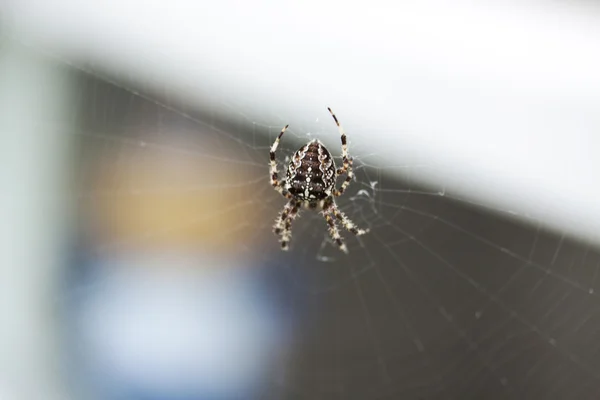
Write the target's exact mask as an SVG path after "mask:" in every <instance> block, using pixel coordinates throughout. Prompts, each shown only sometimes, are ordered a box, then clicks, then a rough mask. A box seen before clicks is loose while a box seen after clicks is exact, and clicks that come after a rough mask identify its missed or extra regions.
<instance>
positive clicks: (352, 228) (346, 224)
mask: <svg viewBox="0 0 600 400" xmlns="http://www.w3.org/2000/svg"><path fill="white" fill-rule="evenodd" d="M330 210H331V212H333V214H334V215H335V217H336V218H337V219H339V220H340V222H341V223H342V225H344V228H346V229H347V230H348V231H350V232H352V233H353V234H355V235H356V236H360V235H364V234H365V233H368V232H369V229H360V228H359V227H358V226H357V225H356V224H355V223H354V222H352V220H351V219H350V218H348V217H347V216H346V214H344V213H343V212H342V211H340V209H339V208H337V205H336V204H335V203H333V204H332V206H331V207H330Z"/></svg>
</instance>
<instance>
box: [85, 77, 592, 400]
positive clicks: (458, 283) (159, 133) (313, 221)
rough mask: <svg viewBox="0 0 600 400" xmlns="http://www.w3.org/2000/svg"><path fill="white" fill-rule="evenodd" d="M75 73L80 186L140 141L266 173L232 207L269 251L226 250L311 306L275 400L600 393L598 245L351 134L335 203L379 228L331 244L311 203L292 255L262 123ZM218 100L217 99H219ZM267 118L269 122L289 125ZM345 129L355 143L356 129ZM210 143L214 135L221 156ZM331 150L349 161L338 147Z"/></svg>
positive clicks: (273, 389) (270, 393)
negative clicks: (470, 194) (345, 176)
mask: <svg viewBox="0 0 600 400" xmlns="http://www.w3.org/2000/svg"><path fill="white" fill-rule="evenodd" d="M73 74H74V75H75V74H76V75H77V78H76V79H77V80H78V84H77V87H78V88H79V89H80V94H79V98H80V105H79V106H80V107H81V110H82V116H83V117H82V119H81V125H80V126H81V129H80V132H81V134H80V135H78V136H77V138H76V139H77V141H78V145H79V148H80V151H81V153H80V157H79V161H78V163H80V167H79V169H78V182H79V184H80V187H85V185H86V182H87V181H88V179H89V176H87V175H86V173H87V172H86V171H87V170H86V166H87V165H88V163H89V162H90V160H91V158H94V159H95V161H100V162H103V163H107V164H110V163H113V162H118V161H119V160H120V161H123V160H121V157H123V154H124V152H123V149H124V148H125V147H128V146H140V143H143V146H144V147H146V148H153V149H154V150H155V151H158V152H161V151H164V152H167V151H175V152H177V151H182V152H187V153H191V154H192V155H194V154H195V155H196V156H197V157H200V158H209V157H211V158H215V159H216V160H221V161H222V162H223V161H225V162H237V161H242V162H243V163H245V164H244V165H245V166H244V167H243V168H245V170H246V171H247V172H248V173H250V174H251V175H252V176H253V177H255V178H256V179H255V180H254V181H252V182H247V181H244V182H242V181H239V182H226V183H225V185H224V186H225V187H227V186H229V185H235V184H244V185H245V187H244V191H245V193H246V194H247V195H245V197H242V196H240V198H239V199H237V200H236V201H238V202H245V201H251V203H252V205H253V208H252V210H253V212H256V213H259V214H260V216H261V217H260V218H261V219H260V220H261V221H263V222H262V223H258V224H256V223H254V224H244V221H240V226H239V227H238V228H236V232H241V234H237V235H236V237H238V238H239V237H242V238H243V237H248V238H250V237H253V238H259V239H260V240H258V244H257V243H256V242H252V243H251V244H250V241H248V243H244V242H243V240H242V242H238V241H235V242H231V243H230V246H231V247H232V248H233V247H235V248H236V249H242V251H244V252H246V253H247V254H248V256H249V257H255V258H257V259H258V260H260V262H262V263H265V264H266V263H275V264H279V265H280V267H281V268H282V269H283V270H284V271H285V277H286V278H285V279H286V283H285V284H286V285H289V287H290V288H293V289H294V290H295V291H296V292H297V293H298V296H299V297H300V298H301V301H300V303H302V304H303V306H302V307H304V308H306V309H307V310H304V311H308V312H303V314H302V315H304V317H303V319H302V321H303V325H302V327H301V328H298V329H300V330H301V335H299V337H298V338H296V341H295V344H294V346H295V347H294V348H293V349H292V350H291V355H290V358H289V362H288V364H287V367H286V368H285V369H284V370H281V371H278V373H277V374H274V376H273V379H272V382H271V384H270V385H269V388H268V389H267V390H265V394H264V398H265V399H290V400H291V399H294V400H295V399H298V400H299V399H307V400H308V399H310V400H314V399H328V400H334V399H357V400H359V399H366V400H370V399H390V400H391V399H440V400H447V399H457V400H458V399H461V400H462V399H486V400H487V399H489V400H491V399H561V400H562V399H577V400H584V399H598V398H599V397H600V372H599V371H600V361H598V359H599V357H598V355H599V349H600V345H599V344H598V343H600V319H599V315H598V311H599V310H600V308H599V305H600V299H599V293H600V283H599V282H598V279H597V273H598V265H599V264H600V255H599V253H598V250H597V249H596V248H595V247H593V246H592V245H590V244H586V243H580V242H576V241H574V240H571V239H569V238H568V237H563V236H562V235H561V234H560V233H556V232H549V231H547V230H545V229H544V228H540V225H539V223H538V221H530V223H525V222H523V221H520V220H517V219H516V218H515V217H514V216H511V215H509V214H508V213H503V212H501V211H498V210H490V209H486V208H484V207H478V206H474V205H470V204H469V203H468V202H466V201H461V200H460V199H456V198H453V197H452V196H451V195H450V194H446V195H442V194H439V193H437V192H436V191H429V190H428V189H427V188H422V187H419V186H418V185H416V184H415V183H414V182H411V181H410V179H407V180H406V181H402V180H397V179H398V178H396V177H394V176H391V175H387V174H386V169H385V168H379V169H378V168H377V167H375V166H366V165H364V164H361V160H362V159H361V155H360V154H357V153H356V152H357V151H359V150H360V144H359V143H355V146H354V147H351V152H354V154H353V155H354V156H355V160H356V176H357V177H356V182H354V183H353V184H352V185H351V186H350V187H349V192H348V194H347V195H345V196H344V197H342V198H341V199H340V200H339V204H340V206H341V208H342V209H343V210H344V212H346V213H347V214H348V215H349V216H350V217H351V218H352V219H353V220H354V221H355V222H356V223H357V224H358V225H360V226H363V227H368V228H370V229H371V232H370V233H369V234H368V235H365V236H364V237H362V238H361V239H360V241H358V240H357V239H356V238H354V237H351V235H350V234H349V233H348V232H344V233H343V236H344V237H345V238H346V239H347V241H348V244H349V249H350V255H349V256H344V255H342V254H338V252H337V250H336V249H335V248H334V247H333V246H331V245H330V244H329V243H328V242H327V239H326V224H325V222H324V221H323V220H322V218H321V217H320V216H318V215H316V214H310V213H308V212H304V213H303V214H302V215H301V217H300V218H299V219H298V220H297V221H296V222H295V223H294V228H293V229H294V230H293V232H294V235H293V239H292V248H291V251H290V252H289V253H282V252H281V251H280V250H279V248H278V244H277V240H276V237H275V236H274V235H273V234H272V232H271V227H272V224H273V221H274V219H275V217H276V216H277V213H278V212H279V211H280V210H281V208H282V207H283V205H284V203H285V200H284V199H283V198H281V197H280V196H279V195H278V194H277V193H275V192H274V191H273V190H272V188H271V187H270V186H269V182H268V166H267V163H268V147H269V146H270V144H271V141H272V140H273V139H274V137H275V136H276V134H277V133H278V132H277V129H276V128H273V129H266V128H264V127H263V126H262V125H261V124H260V123H259V124H257V125H253V124H252V121H251V120H250V119H248V117H246V116H243V114H242V113H239V114H235V113H232V114H231V115H229V116H227V115H223V114H222V113H221V112H220V111H217V110H216V108H217V107H215V109H213V108H211V106H210V104H208V105H206V107H204V108H202V109H194V108H193V107H192V106H191V105H190V104H187V103H186V102H185V101H181V100H177V94H176V93H172V92H170V90H169V89H168V88H163V89H161V90H156V86H154V85H153V83H152V82H149V83H148V85H147V86H146V87H136V88H135V90H136V91H138V90H139V91H140V92H141V95H139V94H134V93H133V92H132V91H131V90H128V89H125V87H127V86H128V84H127V83H126V77H116V78H115V77H113V78H114V79H113V80H115V81H116V82H123V83H122V84H120V83H119V84H117V85H115V84H113V83H109V82H107V81H105V80H103V79H102V78H101V77H94V76H90V75H88V74H86V73H83V72H73ZM150 87H153V88H154V90H150V89H148V88H150ZM215 96H216V95H211V94H207V98H214V99H215V101H216V102H218V97H215ZM145 97H147V98H145ZM165 106H166V107H165ZM236 108H237V106H236V105H231V109H232V110H234V109H236ZM265 110H268V106H265ZM262 117H264V120H265V121H269V124H271V125H272V124H273V123H279V122H281V124H282V125H284V124H285V122H286V121H283V120H281V121H280V120H279V119H278V116H272V115H264V116H262ZM340 118H341V119H342V123H343V117H341V116H340ZM259 122H260V121H259ZM175 126H177V127H181V126H185V127H186V129H187V130H186V131H187V132H188V136H189V137H191V138H192V140H193V142H194V143H196V146H189V147H187V148H185V149H183V148H178V147H177V145H176V144H172V143H173V139H174V138H173V136H172V134H171V128H172V127H175ZM345 128H346V130H347V131H348V135H349V137H350V138H351V135H352V127H351V126H345ZM298 129H299V130H301V128H298ZM200 131H201V132H200ZM331 134H332V135H333V134H335V130H334V127H333V126H332V130H331ZM195 135H196V136H195ZM284 139H285V140H283V141H282V145H281V148H280V151H279V154H278V157H279V165H280V170H281V169H282V167H281V165H282V164H283V160H284V156H285V155H286V154H287V155H289V154H291V152H292V151H293V150H295V149H296V148H297V147H299V146H300V145H301V144H303V140H302V137H301V135H299V134H296V135H294V134H290V135H289V136H286V137H285V138H284ZM205 143H212V146H211V150H210V152H207V151H206V150H205ZM90 149H93V151H91V150H90ZM215 149H216V150H215ZM219 149H223V153H220V152H219ZM331 150H332V152H333V153H334V154H336V155H338V156H339V154H340V152H339V148H332V149H331ZM232 154H233V155H234V156H235V157H233V156H232ZM125 157H126V156H125ZM125 161H126V160H125ZM399 162H400V161H399ZM215 165H216V164H215ZM369 165H371V163H369ZM261 178H264V179H262V180H261ZM240 179H241V178H240ZM244 179H245V178H244ZM373 181H377V185H376V186H375V189H374V190H372V188H371V186H370V182H373ZM490 184H493V182H490ZM198 187H202V182H198ZM211 190H215V191H220V190H223V191H225V189H224V188H220V187H218V186H216V187H214V189H211ZM360 190H364V191H365V192H366V194H364V193H363V194H362V195H357V193H358V192H359V191H360ZM82 191H83V189H82ZM142 195H143V194H142ZM90 201H94V195H90V196H81V199H80V205H81V206H85V203H86V202H90ZM232 229H233V228H232ZM101 245H102V243H95V244H92V245H91V246H92V247H94V246H99V247H101Z"/></svg>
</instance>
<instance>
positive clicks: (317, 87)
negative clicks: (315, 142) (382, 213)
mask: <svg viewBox="0 0 600 400" xmlns="http://www.w3.org/2000/svg"><path fill="white" fill-rule="evenodd" d="M8 4H9V6H8V7H7V6H6V3H5V6H4V8H5V9H7V10H8V16H9V21H10V23H12V25H13V26H14V27H16V28H17V30H20V31H21V32H22V33H24V37H27V38H28V39H27V40H33V43H35V44H36V45H39V44H40V43H43V44H44V45H47V46H48V48H49V49H50V51H52V52H57V53H60V54H61V55H63V56H64V57H66V58H67V59H69V58H72V59H85V60H86V61H91V62H93V63H94V64H95V65H96V66H98V68H103V69H105V70H109V71H113V72H115V73H118V74H120V76H124V77H126V78H128V79H132V78H133V79H142V80H152V81H155V82H161V84H168V85H170V87H171V88H175V89H176V90H177V93H178V94H180V95H181V96H185V98H186V99H187V100H189V101H196V102H198V104H201V102H202V101H206V100H210V98H211V97H214V96H219V99H220V101H227V100H228V99H231V100H233V101H236V102H238V103H242V104H258V105H259V106H258V108H257V110H259V112H260V110H261V108H262V109H266V108H268V109H269V110H271V111H273V112H276V113H277V115H280V116H281V118H282V121H283V120H285V121H289V122H290V123H291V124H296V126H307V127H309V126H310V124H311V123H312V121H314V120H315V118H316V117H326V114H325V112H326V111H325V107H327V106H331V107H332V108H333V109H334V110H335V111H336V112H337V113H338V115H340V118H342V116H343V120H342V122H343V123H344V125H345V126H346V127H347V129H350V127H352V128H351V131H352V137H351V140H352V141H354V142H355V143H361V148H362V149H364V150H366V151H368V152H372V153H376V154H377V155H378V156H380V158H379V159H380V161H381V163H382V165H385V164H389V165H401V164H403V163H404V160H407V161H406V162H407V164H429V165H431V164H435V165H437V166H438V167H439V170H440V171H443V173H442V174H434V175H433V176H432V175H431V174H423V175H422V176H419V172H418V171H415V172H414V173H413V175H412V176H413V178H414V179H416V180H417V181H418V180H421V181H422V182H423V183H426V184H430V185H433V186H435V187H443V188H444V189H445V191H446V192H447V193H449V194H451V195H459V196H460V197H461V198H463V199H470V200H472V201H475V202H478V203H482V204H486V205H489V206H491V207H493V208H495V209H499V210H502V211H509V212H512V213H515V214H517V215H519V216H523V217H533V218H535V219H541V220H542V221H543V222H544V223H545V224H548V225H549V226H551V227H554V228H556V229H558V230H560V231H562V232H565V231H566V232H570V233H571V234H576V235H582V236H584V237H586V238H588V239H592V240H595V236H596V231H597V230H598V228H600V189H599V188H600V186H599V185H598V183H597V174H598V171H599V170H600V165H599V161H598V160H599V159H598V157H596V154H597V151H596V149H597V148H598V145H599V144H600V139H598V138H599V137H600V112H599V111H598V110H599V107H600V74H599V73H598V71H600V51H598V49H600V13H599V12H598V11H599V10H598V8H597V7H593V5H591V4H589V3H587V2H582V3H573V4H571V3H569V4H567V3H564V4H561V3H559V2H549V3H545V4H541V3H536V2H530V3H522V2H521V3H519V2H503V3H502V4H500V3H498V4H492V3H491V2H487V3H486V4H481V3H478V4H475V2H468V1H462V2H452V3H451V4H449V3H446V2H442V1H436V0H427V1H418V2H417V1H412V2H384V1H370V2H342V1H328V2H322V1H302V2H278V1H254V2H242V1H231V0H226V1H216V2H196V1H183V0H174V1H169V2H162V1H135V0H125V1H121V0H120V1H103V2H81V1H74V0H65V1H44V2H40V1H32V0H19V1H16V0H15V1H9V2H8ZM252 117H253V116H249V118H252ZM257 117H260V116H257ZM274 122H277V123H278V122H280V121H274Z"/></svg>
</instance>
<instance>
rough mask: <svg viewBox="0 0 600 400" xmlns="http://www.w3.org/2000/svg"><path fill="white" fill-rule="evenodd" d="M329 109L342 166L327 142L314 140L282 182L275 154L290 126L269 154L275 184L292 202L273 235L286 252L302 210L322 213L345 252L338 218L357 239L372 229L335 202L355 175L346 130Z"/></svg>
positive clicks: (294, 160) (294, 159) (297, 155)
mask: <svg viewBox="0 0 600 400" xmlns="http://www.w3.org/2000/svg"><path fill="white" fill-rule="evenodd" d="M327 109H328V110H329V112H330V113H331V116H332V117H333V120H334V121H335V123H336V125H337V127H338V130H339V131H340V136H341V139H342V160H343V166H342V167H340V168H338V169H336V168H335V163H334V161H333V157H332V156H331V154H330V153H329V151H328V150H327V149H326V148H325V146H324V145H323V143H321V141H319V140H318V139H313V140H311V141H310V142H308V143H306V144H305V145H304V146H302V147H301V148H300V149H298V151H296V152H295V153H294V156H293V157H292V159H291V161H290V163H289V165H288V168H287V174H286V177H285V179H283V180H281V181H280V180H278V179H277V162H276V161H275V152H276V151H277V146H279V141H280V140H281V137H282V136H283V134H284V133H285V131H286V129H287V128H288V126H289V125H286V126H285V127H284V128H283V129H282V130H281V132H280V133H279V136H277V139H275V142H273V145H272V146H271V151H270V152H269V156H270V163H269V165H270V174H271V185H272V186H273V188H275V190H276V191H277V192H278V193H280V194H281V195H282V196H284V197H285V198H287V199H288V200H289V201H288V203H287V204H286V205H285V206H284V207H283V210H282V211H281V212H280V213H279V217H278V218H277V220H276V221H275V225H274V226H273V233H275V235H277V236H279V241H280V242H281V249H282V250H288V249H289V242H290V239H291V237H292V222H293V221H294V219H295V218H296V217H297V216H298V212H299V210H300V208H301V207H304V208H307V209H312V210H316V209H319V210H320V213H321V215H323V217H324V218H325V220H326V221H327V225H328V227H329V234H330V235H331V238H332V239H333V241H334V242H335V243H336V244H337V246H338V247H339V249H340V250H341V251H343V252H344V253H348V248H347V247H346V244H345V243H344V239H343V238H342V237H341V236H340V232H339V231H338V227H337V225H336V223H335V219H334V218H333V217H334V216H335V218H337V219H338V220H339V221H340V222H341V223H342V225H343V226H344V228H346V229H347V230H349V231H350V232H352V233H353V234H355V235H356V236H360V235H364V234H365V233H367V232H368V231H369V230H368V229H359V228H358V227H357V226H356V224H354V222H352V221H351V220H350V219H349V218H348V217H347V216H346V215H345V214H344V213H343V212H341V211H340V210H339V209H338V207H337V205H336V203H335V201H334V197H338V196H341V195H342V194H343V193H344V191H345V190H346V188H347V187H348V185H350V181H351V180H352V177H353V176H354V173H353V172H352V158H351V157H348V145H347V144H346V133H345V132H344V128H342V126H341V125H340V123H339V122H338V119H337V117H336V116H335V114H334V113H333V111H331V108H329V107H328V108H327ZM344 173H345V174H346V180H345V181H344V183H342V186H341V187H340V188H339V189H336V187H335V183H336V179H337V177H338V176H340V175H342V174H344Z"/></svg>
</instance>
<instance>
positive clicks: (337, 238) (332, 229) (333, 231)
mask: <svg viewBox="0 0 600 400" xmlns="http://www.w3.org/2000/svg"><path fill="white" fill-rule="evenodd" d="M323 216H324V217H325V221H327V225H329V235H330V236H331V239H333V241H334V242H335V244H336V245H337V246H338V247H339V249H340V250H341V251H343V252H344V253H346V254H348V247H347V246H346V243H344V239H343V238H342V236H341V235H340V231H339V229H338V227H337V225H336V224H335V219H333V217H332V216H331V214H330V212H329V211H323Z"/></svg>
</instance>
